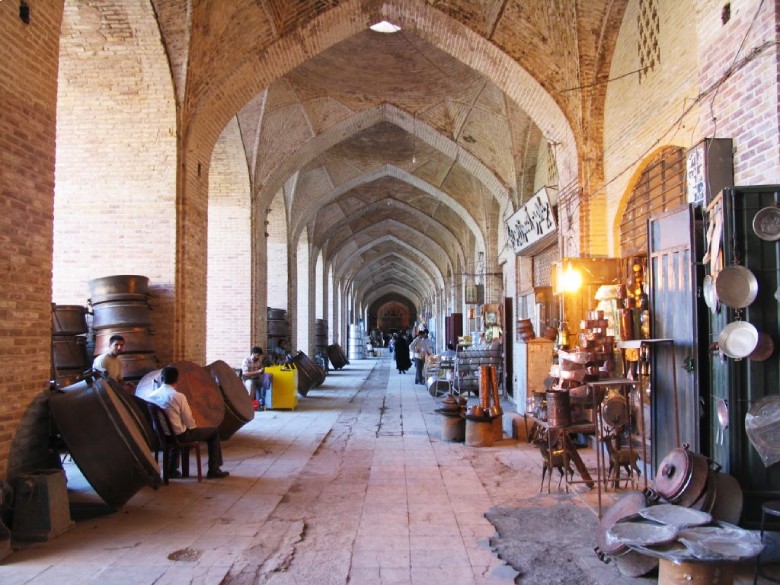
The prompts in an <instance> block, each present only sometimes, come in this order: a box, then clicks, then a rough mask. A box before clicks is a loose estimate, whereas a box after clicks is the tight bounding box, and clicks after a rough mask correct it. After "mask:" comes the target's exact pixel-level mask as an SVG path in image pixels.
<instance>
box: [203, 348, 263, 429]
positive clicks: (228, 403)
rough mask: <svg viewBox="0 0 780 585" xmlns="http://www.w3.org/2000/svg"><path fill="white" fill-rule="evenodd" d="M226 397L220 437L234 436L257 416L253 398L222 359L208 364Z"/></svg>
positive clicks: (209, 370) (207, 367)
mask: <svg viewBox="0 0 780 585" xmlns="http://www.w3.org/2000/svg"><path fill="white" fill-rule="evenodd" d="M206 370H207V371H208V372H209V373H210V374H211V376H212V378H214V381H215V382H216V383H217V386H219V389H220V390H221V391H222V397H223V398H224V399H225V418H223V419H222V423H221V424H220V425H219V438H220V439H222V440H223V441H224V440H227V439H229V438H230V437H232V436H233V435H234V434H235V432H236V431H237V430H238V429H240V428H241V427H243V426H244V425H245V424H246V423H248V422H249V421H250V420H252V419H253V418H254V417H255V411H254V407H253V406H252V398H251V397H250V396H249V394H248V393H247V391H246V387H245V386H244V383H243V382H242V381H241V378H239V377H238V375H237V374H236V372H235V370H234V369H233V368H231V367H230V366H229V365H228V364H227V363H225V362H223V361H222V360H217V361H215V362H213V363H210V364H209V365H207V366H206Z"/></svg>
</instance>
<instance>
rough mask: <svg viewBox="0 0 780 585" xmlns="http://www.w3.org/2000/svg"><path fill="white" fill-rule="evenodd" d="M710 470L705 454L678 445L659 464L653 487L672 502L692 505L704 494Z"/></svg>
mask: <svg viewBox="0 0 780 585" xmlns="http://www.w3.org/2000/svg"><path fill="white" fill-rule="evenodd" d="M709 471H710V460H709V459H707V458H706V457H705V456H704V455H701V454H700V453H694V452H693V451H689V450H688V447H687V446H685V448H681V447H677V448H675V449H672V450H671V451H670V452H669V454H668V455H667V456H666V457H664V458H663V460H662V461H661V463H660V465H659V466H658V474H657V475H656V478H655V483H654V485H653V489H654V490H655V491H656V492H657V493H658V495H660V496H661V497H662V498H664V499H665V500H667V501H668V502H670V503H672V504H677V505H678V506H685V507H690V506H691V505H693V504H694V503H695V502H697V501H698V500H699V498H701V497H702V495H703V494H704V492H705V488H706V486H707V479H708V478H709Z"/></svg>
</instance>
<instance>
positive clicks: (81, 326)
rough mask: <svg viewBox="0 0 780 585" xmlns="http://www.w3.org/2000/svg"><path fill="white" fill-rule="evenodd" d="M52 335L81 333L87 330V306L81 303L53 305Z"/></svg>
mask: <svg viewBox="0 0 780 585" xmlns="http://www.w3.org/2000/svg"><path fill="white" fill-rule="evenodd" d="M51 332H52V334H53V335H81V334H83V333H86V332H87V308H86V307H84V306H82V305H53V306H52V319H51Z"/></svg>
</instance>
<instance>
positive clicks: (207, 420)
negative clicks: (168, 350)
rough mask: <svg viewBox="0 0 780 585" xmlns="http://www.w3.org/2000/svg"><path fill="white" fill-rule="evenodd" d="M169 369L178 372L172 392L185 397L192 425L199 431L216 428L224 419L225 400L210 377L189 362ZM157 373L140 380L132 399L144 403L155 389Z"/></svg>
mask: <svg viewBox="0 0 780 585" xmlns="http://www.w3.org/2000/svg"><path fill="white" fill-rule="evenodd" d="M171 365H172V366H175V367H176V369H178V370H179V382H178V383H177V384H176V389H177V390H178V391H179V392H181V393H182V394H184V395H185V396H186V397H187V402H188V403H189V405H190V410H192V416H193V418H195V424H196V425H197V426H199V427H215V428H219V426H220V425H221V424H222V420H223V419H224V418H225V399H224V398H223V397H222V391H221V390H220V389H219V386H218V385H217V383H216V382H215V381H214V378H213V377H212V376H211V374H210V373H209V372H208V371H207V370H206V369H205V368H203V367H201V366H199V365H198V364H194V363H192V362H187V361H180V362H174V363H172V364H171ZM161 371H162V370H154V371H151V372H149V373H148V374H146V375H145V376H144V377H143V378H141V381H140V382H138V386H136V389H135V395H136V396H138V397H139V398H142V399H144V400H147V399H148V398H149V394H151V393H152V392H153V391H154V389H155V388H157V387H158V386H159V379H160V372H161Z"/></svg>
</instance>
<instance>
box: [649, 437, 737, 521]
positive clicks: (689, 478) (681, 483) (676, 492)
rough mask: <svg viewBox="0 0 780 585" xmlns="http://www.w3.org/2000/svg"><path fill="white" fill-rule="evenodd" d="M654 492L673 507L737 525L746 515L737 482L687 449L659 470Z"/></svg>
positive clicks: (676, 451)
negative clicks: (683, 507) (690, 510)
mask: <svg viewBox="0 0 780 585" xmlns="http://www.w3.org/2000/svg"><path fill="white" fill-rule="evenodd" d="M653 491H654V492H655V493H657V494H658V496H660V497H661V498H663V499H664V500H666V501H667V502H669V503H671V504H675V505H678V506H685V507H686V508H692V509H694V510H701V511H703V512H707V513H708V514H712V516H713V518H715V519H716V520H721V521H723V522H729V523H731V524H736V523H738V522H739V520H740V517H741V515H742V505H743V495H742V489H741V487H740V485H739V483H738V482H737V480H736V479H735V478H734V477H733V476H730V475H728V474H726V473H720V466H719V465H717V464H716V463H714V462H712V461H711V460H709V459H708V458H707V457H705V456H704V455H702V454H701V453H695V452H693V451H690V450H689V449H688V447H687V445H684V446H683V447H677V448H675V449H672V450H671V451H670V452H669V453H668V454H667V455H666V457H664V459H663V460H662V461H661V463H660V465H659V466H658V474H657V475H656V478H655V482H654V484H653Z"/></svg>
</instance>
